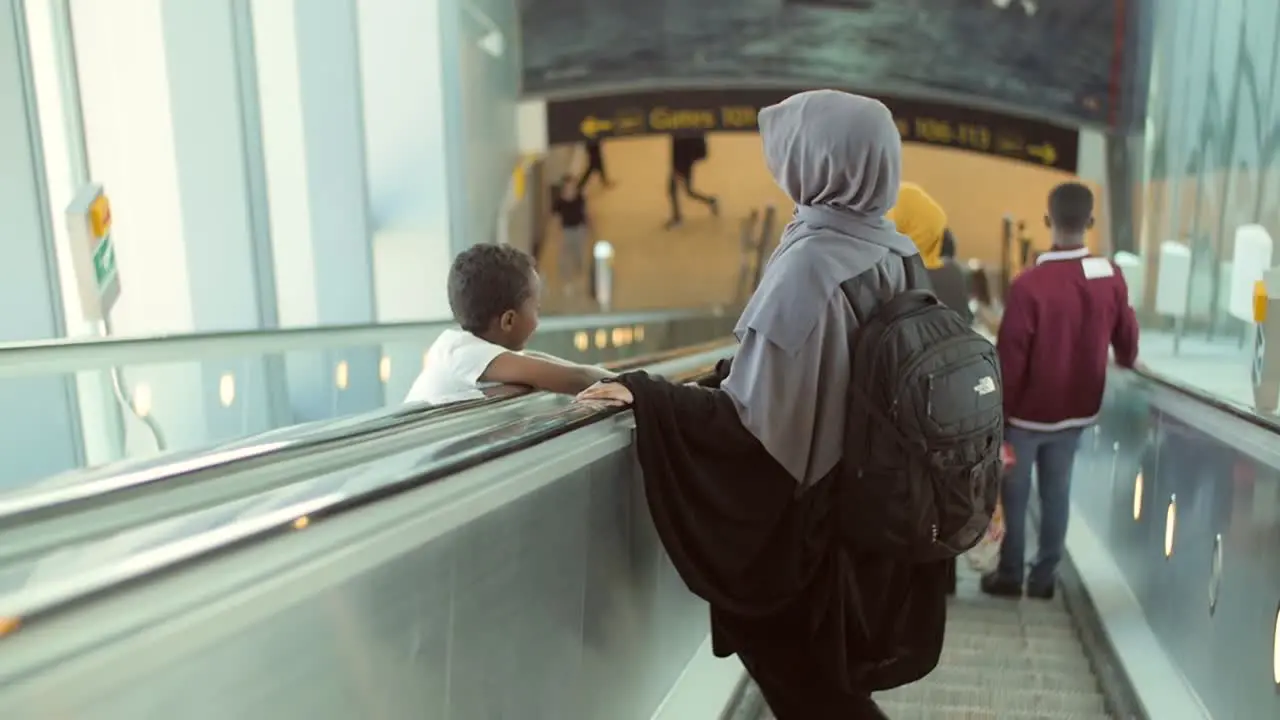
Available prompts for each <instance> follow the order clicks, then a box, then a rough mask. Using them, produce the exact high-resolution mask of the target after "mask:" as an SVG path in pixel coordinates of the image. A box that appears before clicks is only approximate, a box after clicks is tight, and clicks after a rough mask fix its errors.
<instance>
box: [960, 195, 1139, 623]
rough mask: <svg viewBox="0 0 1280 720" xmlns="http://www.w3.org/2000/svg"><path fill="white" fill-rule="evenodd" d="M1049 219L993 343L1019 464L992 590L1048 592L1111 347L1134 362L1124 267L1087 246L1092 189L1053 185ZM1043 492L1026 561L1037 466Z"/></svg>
mask: <svg viewBox="0 0 1280 720" xmlns="http://www.w3.org/2000/svg"><path fill="white" fill-rule="evenodd" d="M1045 223H1046V224H1047V225H1048V226H1049V229H1050V230H1051V231H1052V233H1053V249H1052V250H1050V251H1049V252H1045V253H1041V254H1040V256H1039V257H1038V258H1036V260H1035V264H1034V265H1033V266H1031V267H1030V268H1028V269H1027V270H1025V271H1023V272H1022V274H1020V275H1018V277H1017V278H1016V279H1014V281H1013V284H1012V285H1011V286H1010V287H1009V295H1008V298H1007V299H1006V301H1005V311H1004V318H1003V319H1002V320H1001V322H1000V335H999V340H998V341H997V343H996V348H997V349H998V350H999V353H1000V370H1001V374H1002V375H1003V376H1004V417H1005V442H1006V443H1007V445H1008V446H1009V449H1010V450H1011V451H1012V453H1013V456H1014V459H1015V464H1014V465H1013V468H1012V471H1011V472H1010V474H1009V475H1008V477H1006V478H1005V481H1004V484H1003V486H1002V487H1001V491H1000V497H1001V501H1002V502H1003V503H1004V518H1005V536H1004V541H1003V542H1002V543H1001V547H1000V566H999V568H998V569H996V570H995V571H994V572H992V573H989V574H987V575H985V576H984V577H983V578H982V590H983V592H986V593H987V594H989V595H999V596H1004V597H1018V596H1021V595H1022V594H1023V593H1024V592H1025V593H1026V595H1028V596H1029V597H1033V598H1040V599H1051V598H1052V597H1053V594H1054V586H1055V584H1056V580H1057V568H1058V562H1059V561H1060V560H1061V559H1062V555H1063V552H1064V546H1065V544H1066V539H1067V520H1068V515H1069V514H1070V511H1071V474H1072V470H1073V468H1074V463H1075V457H1076V448H1077V446H1078V445H1079V443H1080V435H1081V433H1082V432H1083V431H1084V429H1085V428H1086V427H1088V426H1090V425H1092V424H1093V423H1094V421H1095V420H1096V418H1097V415H1098V411H1099V409H1100V408H1101V407H1102V394H1103V391H1104V389H1105V387H1106V382H1107V361H1108V356H1109V355H1110V354H1111V353H1112V352H1114V354H1115V361H1116V364H1117V365H1119V366H1121V367H1126V368H1131V367H1133V365H1134V363H1135V362H1136V361H1137V358H1138V321H1137V319H1136V318H1135V317H1134V314H1133V308H1131V307H1129V290H1128V288H1127V287H1126V286H1125V282H1124V275H1122V274H1121V273H1120V269H1119V268H1117V267H1116V265H1115V263H1113V262H1112V261H1111V260H1110V259H1108V258H1105V257H1094V256H1093V255H1092V254H1091V253H1090V252H1089V249H1088V248H1087V247H1086V246H1085V234H1086V233H1087V232H1088V230H1089V228H1091V227H1093V193H1092V192H1091V191H1090V190H1089V188H1088V187H1086V186H1084V185H1081V184H1080V183H1064V184H1062V185H1059V186H1058V187H1056V188H1054V190H1053V192H1052V193H1051V194H1050V195H1049V213H1048V215H1046V216H1045ZM1033 467H1034V468H1035V473H1036V485H1037V486H1038V489H1039V492H1040V538H1039V543H1038V551H1037V553H1036V557H1035V560H1034V561H1033V562H1032V565H1031V569H1030V571H1029V572H1028V571H1027V568H1026V564H1025V563H1026V557H1025V552H1026V543H1027V540H1026V515H1027V504H1028V502H1029V501H1030V499H1031V497H1030V496H1031V470H1032V468H1033Z"/></svg>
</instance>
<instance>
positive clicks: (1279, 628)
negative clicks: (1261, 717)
mask: <svg viewBox="0 0 1280 720" xmlns="http://www.w3.org/2000/svg"><path fill="white" fill-rule="evenodd" d="M1271 634H1272V635H1273V636H1274V637H1273V639H1272V641H1271V645H1272V649H1271V680H1272V682H1274V683H1275V684H1276V685H1277V686H1280V606H1278V607H1277V608H1276V623H1275V628H1274V629H1273V630H1272V631H1271Z"/></svg>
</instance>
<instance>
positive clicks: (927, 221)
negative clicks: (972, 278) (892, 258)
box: [889, 183, 973, 322]
mask: <svg viewBox="0 0 1280 720" xmlns="http://www.w3.org/2000/svg"><path fill="white" fill-rule="evenodd" d="M889 219H891V220H893V222H894V224H895V225H897V227H898V232H900V233H902V234H903V235H906V236H907V237H909V238H911V242H913V243H915V246H916V248H917V249H918V250H919V251H920V259H921V260H923V261H924V267H925V270H927V271H928V273H929V283H930V284H931V285H933V292H934V294H935V295H937V296H938V299H939V300H941V301H942V304H943V305H946V306H947V307H948V308H950V309H952V310H954V311H955V312H957V313H959V315H960V317H962V318H964V321H965V322H973V313H971V312H970V311H969V292H968V288H967V287H966V286H965V277H964V270H963V269H962V268H961V267H960V266H959V265H956V264H955V262H954V261H952V262H948V261H947V260H946V259H945V258H944V257H943V246H944V240H945V238H946V234H947V213H946V212H945V211H944V210H943V209H942V206H941V205H939V204H938V203H937V202H936V201H935V200H934V199H933V198H932V197H931V196H930V195H929V193H927V192H925V191H924V188H922V187H920V186H919V185H916V184H915V183H902V187H901V188H899V189H898V204H897V205H895V206H894V207H893V210H891V211H890V212H889ZM953 245H954V243H953Z"/></svg>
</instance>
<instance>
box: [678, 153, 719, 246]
mask: <svg viewBox="0 0 1280 720" xmlns="http://www.w3.org/2000/svg"><path fill="white" fill-rule="evenodd" d="M706 158H707V136H706V135H705V134H701V133H699V134H697V135H692V136H680V135H672V136H671V178H670V179H669V180H668V181H667V195H668V197H670V198H671V219H670V220H668V221H667V229H668V230H670V229H671V228H674V227H676V226H677V225H679V224H680V223H682V222H684V217H683V216H682V215H681V214H680V194H679V191H680V187H681V186H683V187H684V192H685V194H686V195H688V196H689V197H691V198H693V199H694V200H697V201H698V202H700V203H702V204H704V205H706V206H707V207H708V208H710V209H711V214H712V215H719V214H720V203H719V201H718V200H716V198H715V197H713V196H711V195H703V194H702V193H700V192H698V191H697V190H694V189H693V168H694V166H695V165H697V164H698V163H700V162H702V161H703V160H705V159H706Z"/></svg>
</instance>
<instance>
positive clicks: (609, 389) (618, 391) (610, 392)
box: [577, 382, 635, 405]
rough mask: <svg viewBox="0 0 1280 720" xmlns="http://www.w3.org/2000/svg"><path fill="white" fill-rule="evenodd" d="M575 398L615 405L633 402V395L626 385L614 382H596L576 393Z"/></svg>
mask: <svg viewBox="0 0 1280 720" xmlns="http://www.w3.org/2000/svg"><path fill="white" fill-rule="evenodd" d="M577 399H578V400H598V401H604V402H607V403H613V404H615V405H630V404H631V403H633V402H635V397H633V396H632V395H631V391H630V390H628V389H627V386H626V385H623V384H622V383H616V382H608V383H605V382H598V383H596V384H595V385H592V386H591V387H589V388H587V389H586V390H583V391H582V392H580V393H578V398H577Z"/></svg>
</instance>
